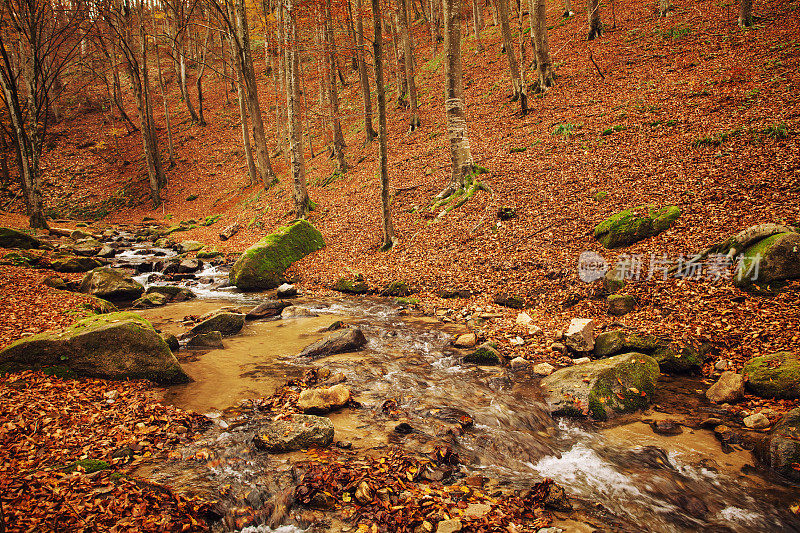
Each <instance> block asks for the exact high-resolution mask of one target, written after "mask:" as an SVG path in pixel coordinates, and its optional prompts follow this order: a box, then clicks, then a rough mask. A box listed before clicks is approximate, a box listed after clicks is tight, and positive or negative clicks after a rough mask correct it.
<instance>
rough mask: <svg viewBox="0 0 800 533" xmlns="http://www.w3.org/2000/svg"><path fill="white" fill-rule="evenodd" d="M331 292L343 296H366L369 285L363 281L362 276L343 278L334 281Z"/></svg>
mask: <svg viewBox="0 0 800 533" xmlns="http://www.w3.org/2000/svg"><path fill="white" fill-rule="evenodd" d="M333 290H335V291H339V292H343V293H345V294H367V293H368V292H369V285H367V282H366V281H364V276H363V275H361V274H358V275H357V276H353V277H346V276H343V277H341V278H339V279H338V280H336V283H334V285H333Z"/></svg>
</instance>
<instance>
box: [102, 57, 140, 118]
mask: <svg viewBox="0 0 800 533" xmlns="http://www.w3.org/2000/svg"><path fill="white" fill-rule="evenodd" d="M109 48H110V50H109V58H110V60H111V78H112V83H113V95H114V96H113V100H114V105H115V106H116V108H117V111H119V115H120V117H122V120H123V121H125V124H126V127H128V128H130V129H129V133H130V132H133V131H136V130H137V129H138V128H137V127H136V124H134V123H133V121H132V120H131V118H130V117H129V116H128V113H126V112H125V108H124V107H123V106H122V97H121V94H122V87H121V84H120V81H119V65H117V52H116V51H115V50H114V47H113V46H109Z"/></svg>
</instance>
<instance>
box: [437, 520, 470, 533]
mask: <svg viewBox="0 0 800 533" xmlns="http://www.w3.org/2000/svg"><path fill="white" fill-rule="evenodd" d="M463 527H464V526H463V525H462V524H461V520H455V519H451V520H442V521H441V522H439V524H438V525H437V526H436V533H456V531H461V529H462V528H463Z"/></svg>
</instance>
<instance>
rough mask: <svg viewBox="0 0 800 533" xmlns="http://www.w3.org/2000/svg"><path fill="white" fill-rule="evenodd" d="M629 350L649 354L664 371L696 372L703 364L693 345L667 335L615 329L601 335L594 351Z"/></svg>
mask: <svg viewBox="0 0 800 533" xmlns="http://www.w3.org/2000/svg"><path fill="white" fill-rule="evenodd" d="M627 352H637V353H644V354H647V355H650V356H651V357H653V358H654V359H655V360H656V361H658V365H659V367H660V368H661V371H662V372H669V373H687V372H696V371H698V370H699V369H700V367H701V366H702V364H703V356H702V355H701V353H700V350H699V349H697V348H695V347H694V346H690V345H684V346H681V345H678V344H676V343H674V342H673V341H672V339H670V338H667V337H657V336H655V335H644V334H640V333H625V332H623V331H621V330H614V331H607V332H605V333H602V334H601V335H598V336H597V339H596V340H595V349H594V354H595V356H597V357H606V356H608V355H616V354H620V353H627Z"/></svg>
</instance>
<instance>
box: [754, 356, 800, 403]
mask: <svg viewBox="0 0 800 533" xmlns="http://www.w3.org/2000/svg"><path fill="white" fill-rule="evenodd" d="M742 375H743V376H744V378H745V385H746V386H747V388H748V389H749V390H750V391H751V392H753V393H754V394H757V395H758V396H761V397H763V398H800V358H798V356H797V355H796V354H793V353H791V352H778V353H774V354H771V355H764V356H761V357H754V358H752V359H750V360H749V361H748V362H747V363H745V365H744V368H743V369H742Z"/></svg>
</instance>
